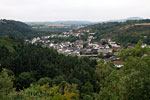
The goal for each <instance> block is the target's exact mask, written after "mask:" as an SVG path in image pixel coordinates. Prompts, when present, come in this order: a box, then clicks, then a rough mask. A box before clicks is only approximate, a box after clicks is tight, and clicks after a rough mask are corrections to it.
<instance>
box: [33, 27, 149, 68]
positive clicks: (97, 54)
mask: <svg viewBox="0 0 150 100" xmlns="http://www.w3.org/2000/svg"><path fill="white" fill-rule="evenodd" d="M85 33H88V38H87V41H83V40H76V41H75V42H70V41H65V42H60V43H55V41H54V40H51V39H53V38H69V37H71V36H73V37H81V36H83V35H85ZM94 35H95V33H90V31H89V30H83V29H82V30H78V31H75V32H74V31H72V30H70V31H68V32H63V33H62V34H51V35H48V36H41V37H36V38H34V39H33V40H32V41H31V43H32V44H33V43H42V44H43V46H45V47H49V48H54V49H56V50H57V51H58V52H59V53H63V54H65V55H74V56H86V57H92V58H96V59H104V61H105V63H108V62H110V61H113V62H114V65H115V66H116V67H117V68H121V67H122V66H123V62H121V61H119V57H117V55H119V53H120V48H121V46H120V44H119V43H116V42H115V41H112V40H111V39H110V38H108V39H104V38H103V39H100V41H99V42H92V40H93V39H95V38H96V37H94ZM145 46H147V45H146V44H143V45H142V47H143V48H144V47H145ZM128 48H133V46H129V47H128Z"/></svg>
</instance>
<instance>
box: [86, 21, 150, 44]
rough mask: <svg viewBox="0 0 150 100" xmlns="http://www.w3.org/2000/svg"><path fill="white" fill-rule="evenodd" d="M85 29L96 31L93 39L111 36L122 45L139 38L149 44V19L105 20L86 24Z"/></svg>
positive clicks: (136, 40)
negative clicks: (94, 23)
mask: <svg viewBox="0 0 150 100" xmlns="http://www.w3.org/2000/svg"><path fill="white" fill-rule="evenodd" d="M86 29H89V30H90V31H91V32H95V33H96V35H95V37H97V39H95V41H99V40H100V39H102V38H112V39H113V40H114V41H116V42H118V43H121V44H124V45H127V44H128V43H131V44H136V43H137V42H138V41H139V40H142V41H143V42H144V43H147V44H150V19H145V20H129V21H126V22H106V23H100V24H96V25H91V26H88V27H86Z"/></svg>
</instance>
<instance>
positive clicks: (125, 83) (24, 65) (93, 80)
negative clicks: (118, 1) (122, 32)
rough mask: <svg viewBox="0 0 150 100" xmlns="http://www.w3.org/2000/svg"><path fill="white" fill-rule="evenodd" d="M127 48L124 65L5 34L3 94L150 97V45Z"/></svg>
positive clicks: (34, 98) (36, 99)
mask: <svg viewBox="0 0 150 100" xmlns="http://www.w3.org/2000/svg"><path fill="white" fill-rule="evenodd" d="M141 44H142V42H141V41H139V43H138V44H137V45H136V47H135V48H133V49H122V51H121V54H120V55H119V56H120V58H121V60H122V61H123V62H124V67H123V68H121V69H117V68H116V67H115V66H114V65H113V63H112V62H110V63H105V62H104V61H103V60H99V61H96V59H92V58H87V57H76V56H65V55H63V54H59V53H58V52H56V51H55V50H54V49H52V48H45V47H41V46H40V45H34V44H30V43H24V41H23V40H20V39H16V38H12V37H8V36H3V37H0V65H1V66H0V69H1V74H0V91H1V92H0V98H1V100H135V99H136V100H149V99H150V92H149V90H150V78H149V77H150V74H149V73H150V70H149V67H150V57H149V55H150V49H149V48H141Z"/></svg>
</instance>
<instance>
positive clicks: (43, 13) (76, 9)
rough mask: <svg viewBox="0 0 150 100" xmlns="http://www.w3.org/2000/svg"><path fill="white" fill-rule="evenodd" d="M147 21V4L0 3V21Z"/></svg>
mask: <svg viewBox="0 0 150 100" xmlns="http://www.w3.org/2000/svg"><path fill="white" fill-rule="evenodd" d="M128 17H142V18H150V0H0V19H13V20H19V21H58V20H61V21H62V20H63V21H64V20H78V21H106V20H112V19H123V18H128Z"/></svg>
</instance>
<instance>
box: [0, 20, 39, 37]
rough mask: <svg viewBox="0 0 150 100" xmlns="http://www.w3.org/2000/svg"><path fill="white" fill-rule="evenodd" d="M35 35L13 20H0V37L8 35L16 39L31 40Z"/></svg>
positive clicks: (25, 26) (29, 28) (34, 32)
mask: <svg viewBox="0 0 150 100" xmlns="http://www.w3.org/2000/svg"><path fill="white" fill-rule="evenodd" d="M36 34H37V32H36V31H34V30H33V29H32V28H31V27H30V26H28V25H26V24H25V23H22V22H19V21H13V20H5V19H4V20H0V36H3V35H9V36H11V37H18V38H31V37H33V36H35V35H36Z"/></svg>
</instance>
